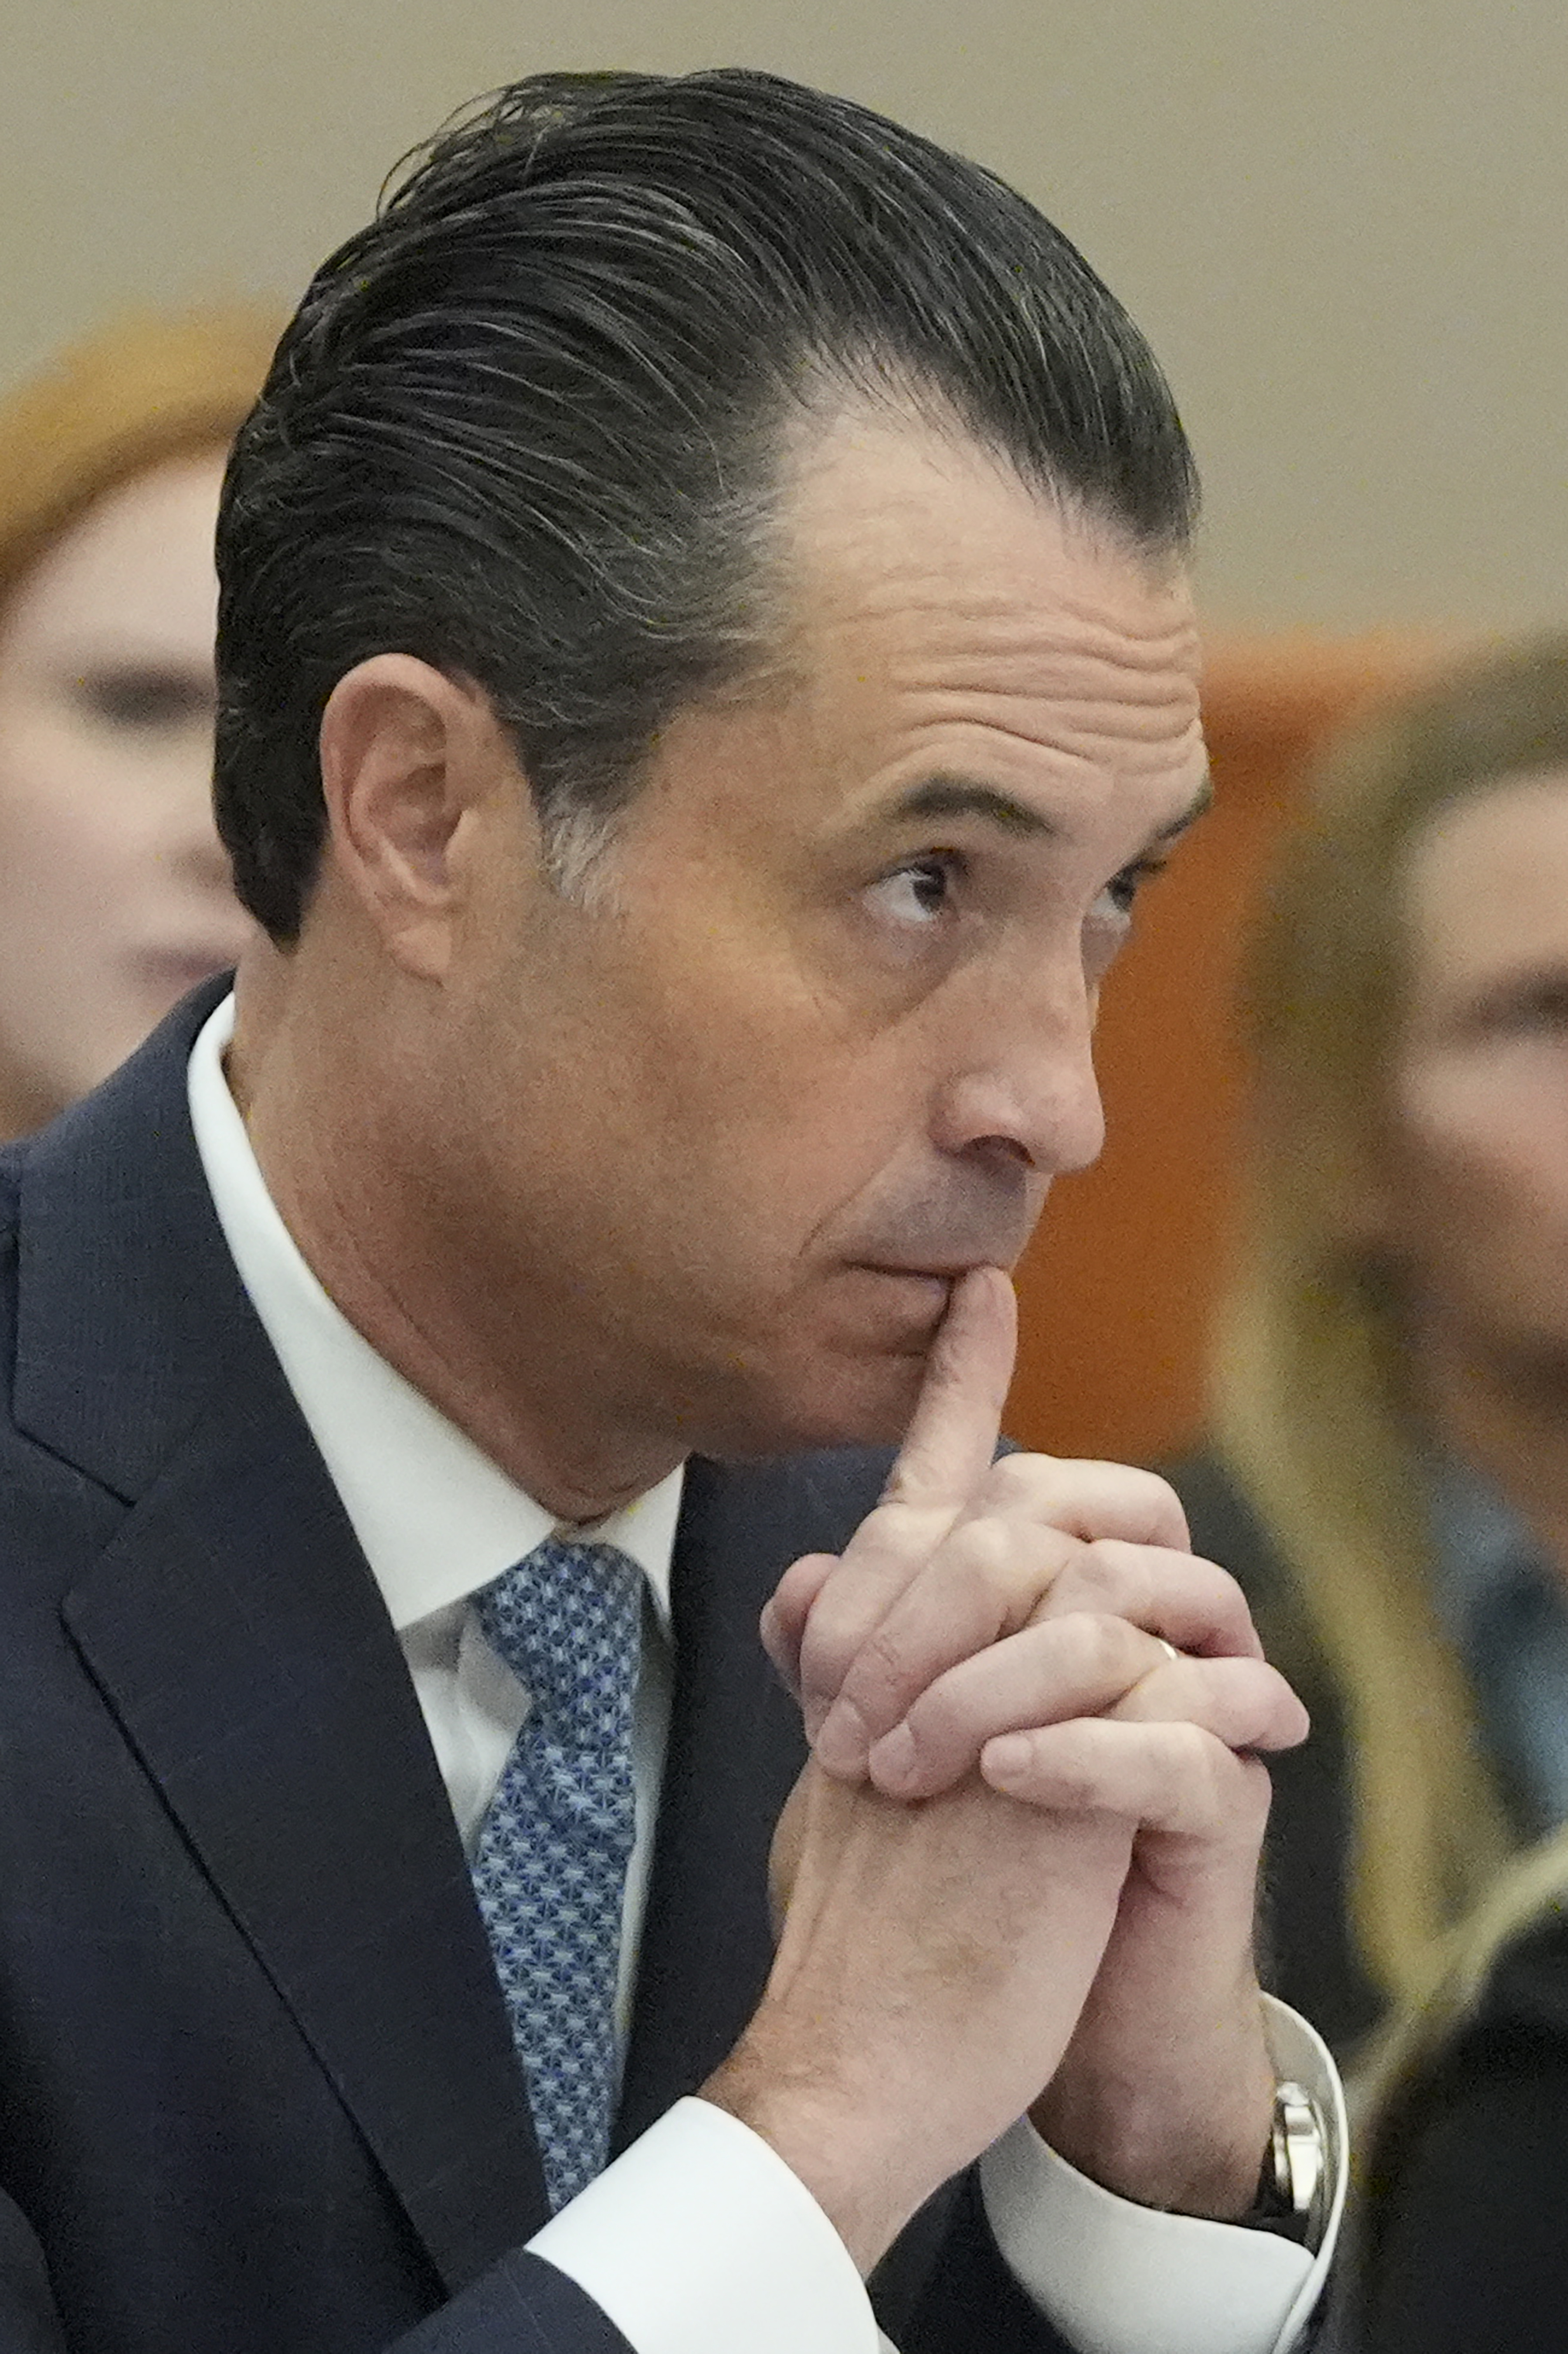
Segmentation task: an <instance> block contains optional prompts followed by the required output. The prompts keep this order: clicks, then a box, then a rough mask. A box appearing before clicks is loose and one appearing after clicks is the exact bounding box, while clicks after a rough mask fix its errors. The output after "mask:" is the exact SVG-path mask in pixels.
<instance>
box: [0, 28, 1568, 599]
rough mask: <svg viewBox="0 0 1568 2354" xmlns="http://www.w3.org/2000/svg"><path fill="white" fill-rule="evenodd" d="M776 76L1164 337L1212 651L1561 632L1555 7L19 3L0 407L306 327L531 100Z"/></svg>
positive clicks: (1565, 457) (1567, 200)
mask: <svg viewBox="0 0 1568 2354" xmlns="http://www.w3.org/2000/svg"><path fill="white" fill-rule="evenodd" d="M715 62H729V63H746V64H755V65H763V66H768V67H771V68H774V69H778V70H780V71H783V72H786V73H792V74H797V75H800V76H801V77H803V78H805V79H809V80H817V81H821V82H824V83H828V84H831V85H832V86H834V87H836V88H838V89H841V90H847V91H850V92H852V93H853V94H854V95H855V96H857V97H861V98H863V99H865V100H867V101H870V102H872V103H873V104H875V105H878V106H881V107H883V108H885V109H886V110H887V111H890V112H893V113H895V114H899V115H902V116H904V117H905V118H906V120H908V121H910V122H914V123H916V124H917V125H918V126H919V127H920V128H922V129H924V130H926V131H928V132H930V133H934V134H936V135H937V136H938V137H939V138H942V139H945V140H948V141H949V142H951V143H954V144H956V145H959V146H961V147H964V148H967V149H968V150H969V152H970V153H972V154H977V155H979V156H980V157H981V158H983V159H984V160H985V161H986V162H988V163H991V164H994V165H996V166H997V167H999V168H1000V169H1001V171H1003V172H1005V173H1006V174H1007V175H1009V176H1010V177H1012V179H1014V180H1015V181H1017V182H1018V183H1019V185H1020V186H1022V187H1024V188H1025V189H1027V190H1028V191H1029V193H1030V194H1031V195H1033V196H1035V197H1036V198H1037V199H1039V200H1040V201H1041V202H1042V203H1043V204H1044V206H1045V207H1046V208H1047V209H1048V210H1049V211H1050V212H1052V213H1053V214H1054V217H1056V218H1057V219H1059V220H1060V221H1061V223H1062V224H1063V226H1064V227H1065V228H1067V229H1068V230H1069V231H1070V232H1071V233H1072V235H1073V236H1074V237H1075V238H1076V239H1078V241H1079V242H1080V243H1081V244H1082V245H1083V246H1084V247H1085V248H1086V250H1087V252H1088V253H1089V255H1090V257H1091V258H1092V259H1093V260H1095V262H1096V263H1097V265H1098V266H1099V267H1100V269H1101V270H1103V271H1104V273H1105V275H1106V276H1107V278H1108V279H1109V280H1110V281H1111V283H1112V284H1113V285H1114V286H1115V287H1116V288H1117V290H1118V292H1119V293H1121V294H1122V295H1123V296H1124V298H1125V299H1126V300H1127V301H1128V303H1129V304H1130V306H1131V308H1132V309H1133V311H1134V312H1135V313H1136V314H1137V315H1138V316H1139V319H1141V320H1142V322H1143V323H1144V324H1145V325H1146V326H1147V327H1148V328H1149V330H1150V333H1151V334H1152V336H1153V338H1154V341H1155V344H1156V345H1157V347H1158V349H1159V350H1160V354H1161V355H1162V357H1163V358H1164V360H1165V362H1166V365H1167V366H1168V367H1169V369H1170V371H1171V376H1173V378H1174V380H1175V383H1176V386H1177V389H1178V392H1179V394H1180V396H1181V400H1182V404H1183V407H1184V408H1185V410H1186V413H1187V417H1188V421H1189V423H1190V425H1191V427H1192V431H1193V434H1194V437H1195V439H1196V441H1197V444H1198V449H1199V455H1200V458H1201V460H1202V463H1203V468H1204V472H1205V476H1206V479H1207V482H1208V485H1209V499H1210V527H1209V532H1208V536H1207V542H1206V546H1205V554H1204V575H1205V586H1206V596H1207V602H1208V606H1209V610H1210V611H1211V613H1212V614H1213V616H1214V617H1215V618H1216V619H1219V620H1228V621H1234V622H1244V623H1259V624H1265V625H1269V626H1272V625H1275V624H1279V623H1288V622H1296V621H1301V622H1308V623H1314V624H1327V625H1330V626H1337V625H1340V624H1360V623H1363V622H1375V621H1379V620H1390V621H1396V622H1426V621H1443V622H1456V623H1458V624H1461V625H1465V626H1481V627H1490V626H1509V625H1513V624H1517V623H1531V622H1538V621H1550V620H1556V619H1558V618H1560V617H1561V618H1563V619H1564V620H1568V433H1565V430H1564V398H1565V387H1568V269H1565V266H1564V265H1565V262H1568V252H1565V246H1568V6H1565V5H1563V0H1060V5H1048V0H751V5H743V0H554V5H545V0H0V222H3V223H4V228H5V239H4V244H3V246H0V291H3V294H4V300H3V302H0V380H4V379H6V378H8V377H10V376H14V375H15V374H16V372H17V370H19V369H20V368H21V367H23V366H26V364H27V363H28V362H29V361H31V360H32V359H33V358H35V357H37V355H40V354H41V353H43V352H44V351H46V350H47V349H48V346H49V345H50V344H51V343H52V342H53V341H55V340H57V339H58V338H59V337H61V336H63V335H65V334H69V333H70V332H72V331H73V330H75V329H77V328H78V327H79V326H81V325H83V324H85V323H88V322H90V320H92V319H93V318H94V317H95V316H97V315H98V314H99V313H101V311H102V310H104V309H105V308H109V307H112V306H114V305H117V304H122V303H124V302H131V301H142V300H145V299H147V298H149V297H152V298H163V297H170V298H182V299H183V298H187V297H191V296H197V295H200V294H203V293H207V292H235V291H243V292H249V291H256V292H267V291H275V292H278V293H280V294H287V295H292V294H294V293H297V292H298V291H299V288H300V287H301V285H302V282H303V280H304V278H305V276H306V274H307V273H308V271H309V270H310V269H311V267H312V266H313V263H314V262H315V260H318V259H319V258H320V256H321V254H322V253H323V251H324V250H325V249H326V248H327V246H328V245H329V244H330V243H331V242H332V241H333V240H334V239H336V238H337V237H338V236H340V235H341V234H342V233H344V231H346V230H347V229H349V228H353V227H354V226H355V225H356V223H357V222H358V221H359V220H360V218H361V217H363V216H364V215H365V213H366V210H367V208H368V206H369V204H370V202H371V200H372V198H373V196H374V194H375V190H376V185H377V183H378V181H379V179H380V177H381V175H382V174H383V172H384V171H385V169H386V168H387V165H388V164H390V163H391V162H392V161H393V159H394V158H395V157H396V156H397V154H399V152H400V151H401V150H402V149H403V148H405V147H406V146H408V144H409V143H411V142H412V141H414V140H415V139H417V138H418V136H419V135H420V134H421V133H423V132H425V131H427V130H429V129H430V128H431V127H433V125H434V123H435V122H436V121H437V120H438V119H439V118H440V116H441V115H442V113H443V112H444V111H447V110H448V109H449V108H450V107H451V106H453V105H455V104H456V103H458V102H459V101H461V100H463V99H464V98H465V97H467V96H469V95H470V94H471V92H473V91H475V90H480V89H482V88H485V87H488V86H490V85H492V84H493V83H495V82H497V81H500V80H505V79H507V78H508V77H510V76H511V75H513V74H514V73H519V72H523V71H525V70H527V69H531V68H534V67H537V66H544V65H585V64H600V65H604V64H629V65H636V66H642V67H652V68H658V69H671V68H680V67H685V66H691V65H696V64H706V63H715Z"/></svg>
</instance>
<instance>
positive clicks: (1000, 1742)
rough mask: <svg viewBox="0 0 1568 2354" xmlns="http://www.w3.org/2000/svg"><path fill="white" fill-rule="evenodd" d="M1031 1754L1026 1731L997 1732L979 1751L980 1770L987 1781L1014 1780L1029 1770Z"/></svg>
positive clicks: (1030, 1745) (1031, 1750) (1031, 1746)
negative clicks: (992, 1739)
mask: <svg viewBox="0 0 1568 2354" xmlns="http://www.w3.org/2000/svg"><path fill="white" fill-rule="evenodd" d="M1033 1754H1034V1752H1033V1745H1032V1744H1031V1742H1030V1739H1029V1736H1028V1734H1026V1733H999V1734H997V1736H996V1739H995V1740H994V1741H988V1742H987V1743H986V1745H985V1747H984V1749H983V1750H982V1751H981V1753H980V1770H981V1772H982V1773H983V1774H984V1776H985V1778H986V1780H987V1781H988V1782H1015V1781H1017V1780H1018V1778H1019V1776H1021V1775H1023V1774H1026V1773H1027V1772H1028V1771H1029V1765H1030V1761H1031V1759H1032V1758H1033Z"/></svg>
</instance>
